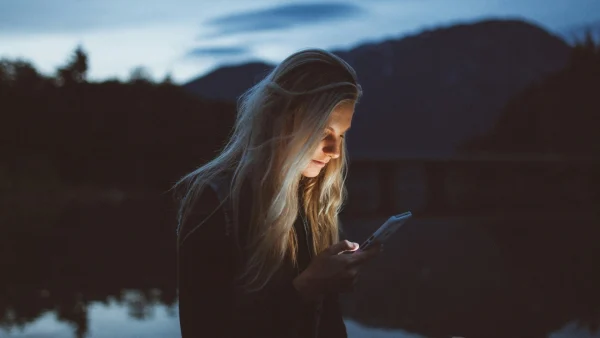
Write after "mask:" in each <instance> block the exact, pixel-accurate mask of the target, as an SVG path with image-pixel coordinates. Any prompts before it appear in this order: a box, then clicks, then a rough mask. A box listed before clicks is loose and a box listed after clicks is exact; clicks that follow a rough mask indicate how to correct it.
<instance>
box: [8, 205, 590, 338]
mask: <svg viewBox="0 0 600 338" xmlns="http://www.w3.org/2000/svg"><path fill="white" fill-rule="evenodd" d="M52 217H54V218H52ZM52 217H50V216H46V218H43V219H39V220H37V221H36V222H33V221H32V220H31V219H28V220H27V223H26V224H20V223H19V219H18V218H13V219H14V222H15V223H14V227H10V228H9V227H4V228H0V248H1V250H2V251H1V252H0V266H1V268H2V269H1V271H2V278H1V279H0V337H31V338H33V337H56V338H72V337H86V338H96V337H100V338H101V337H115V338H118V337H123V338H133V337H149V338H152V337H178V336H179V323H178V317H177V296H176V290H175V278H174V277H175V265H174V262H175V248H174V243H175V242H174V231H173V229H174V228H173V227H174V224H173V221H172V220H173V214H172V210H171V209H170V208H169V207H168V206H167V205H165V204H164V203H163V202H160V201H142V200H138V201H128V202H126V203H124V204H120V205H115V206H110V205H101V204H98V203H95V204H93V205H88V206H73V207H71V208H69V209H66V210H64V211H63V212H60V213H55V214H54V216H52ZM383 219H384V218H370V219H351V220H345V222H344V228H345V230H346V236H347V237H348V238H349V239H351V240H354V241H357V242H361V241H362V240H363V239H364V238H366V237H367V236H368V235H369V234H370V233H371V232H372V231H373V230H375V229H376V228H377V226H378V225H379V224H380V223H381V222H382V220H383ZM598 224H599V223H598V221H597V218H595V216H593V215H592V214H589V213H581V212H565V213H558V212H552V213H549V214H543V215H541V214H528V213H524V212H519V213H515V212H511V213H507V212H504V213H498V214H495V215H488V216H485V217H482V216H480V217H470V216H468V215H464V216H461V217H452V218H450V217H442V218H439V217H438V218H434V217H427V216H425V215H418V214H416V215H415V218H414V219H413V220H412V221H411V222H409V223H407V224H406V226H404V227H403V228H402V229H400V230H399V232H398V233H397V234H396V235H394V236H393V237H392V238H391V239H390V241H389V243H387V244H386V250H385V252H384V254H383V255H382V256H381V257H379V258H378V259H377V260H376V261H374V262H371V263H370V264H369V265H368V266H366V267H365V268H364V269H363V271H362V273H361V278H360V280H359V282H358V284H357V288H356V291H355V292H354V293H352V294H348V295H344V296H343V297H342V309H343V313H344V316H345V320H346V325H347V328H348V332H349V336H350V337H355V338H366V337H376V338H384V337H401V338H415V337H452V336H456V337H492V338H493V337H509V336H510V337H549V338H566V337H573V338H588V337H600V332H599V330H598V328H599V326H600V290H599V288H598V287H597V286H598V285H600V271H599V266H598V264H597V261H598V259H599V258H600V241H598V240H597V239H598V238H600V236H599V235H600V227H598Z"/></svg>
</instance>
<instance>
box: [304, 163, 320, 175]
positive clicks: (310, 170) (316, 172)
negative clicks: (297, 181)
mask: <svg viewBox="0 0 600 338" xmlns="http://www.w3.org/2000/svg"><path fill="white" fill-rule="evenodd" d="M320 172H321V168H314V167H312V166H311V167H309V168H306V169H305V170H304V171H303V172H302V176H304V177H308V178H313V177H317V176H319V173H320Z"/></svg>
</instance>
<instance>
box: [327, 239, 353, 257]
mask: <svg viewBox="0 0 600 338" xmlns="http://www.w3.org/2000/svg"><path fill="white" fill-rule="evenodd" d="M356 249H358V244H357V243H353V242H350V241H347V240H343V241H341V242H337V243H335V244H334V245H332V246H330V247H329V249H328V251H329V254H331V255H337V254H338V253H340V252H342V251H348V250H350V251H352V250H356Z"/></svg>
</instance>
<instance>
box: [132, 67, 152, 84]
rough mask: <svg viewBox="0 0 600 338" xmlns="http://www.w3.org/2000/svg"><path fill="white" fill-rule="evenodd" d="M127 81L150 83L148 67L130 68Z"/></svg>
mask: <svg viewBox="0 0 600 338" xmlns="http://www.w3.org/2000/svg"><path fill="white" fill-rule="evenodd" d="M129 82H132V83H140V82H142V83H152V82H153V80H152V75H151V74H150V71H149V70H148V68H146V67H143V66H138V67H135V68H133V69H132V70H131V73H130V74H129Z"/></svg>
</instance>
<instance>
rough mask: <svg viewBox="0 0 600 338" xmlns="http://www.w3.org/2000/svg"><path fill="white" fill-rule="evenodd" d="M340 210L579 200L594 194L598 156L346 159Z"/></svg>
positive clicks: (484, 208)
mask: <svg viewBox="0 0 600 338" xmlns="http://www.w3.org/2000/svg"><path fill="white" fill-rule="evenodd" d="M347 186H348V192H349V200H348V204H347V205H346V207H345V208H344V213H345V214H348V215H356V216H358V215H361V216H380V215H390V214H394V213H398V212H400V211H404V210H414V211H416V212H421V213H426V214H452V213H461V212H468V213H472V212H490V211H493V210H494V209H499V208H500V209H506V208H513V209H514V208H517V209H518V208H520V209H540V210H543V209H547V208H550V207H553V206H561V207H565V208H579V207H587V206H589V204H590V203H598V201H599V198H598V197H599V196H600V158H599V157H591V156H561V155H543V154H531V155H530V154H524V155H521V154H517V155H515V154H512V155H458V156H447V157H409V158H401V159H393V160H388V159H377V158H373V159H369V158H361V159H353V160H351V162H350V166H349V172H348V181H347Z"/></svg>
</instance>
